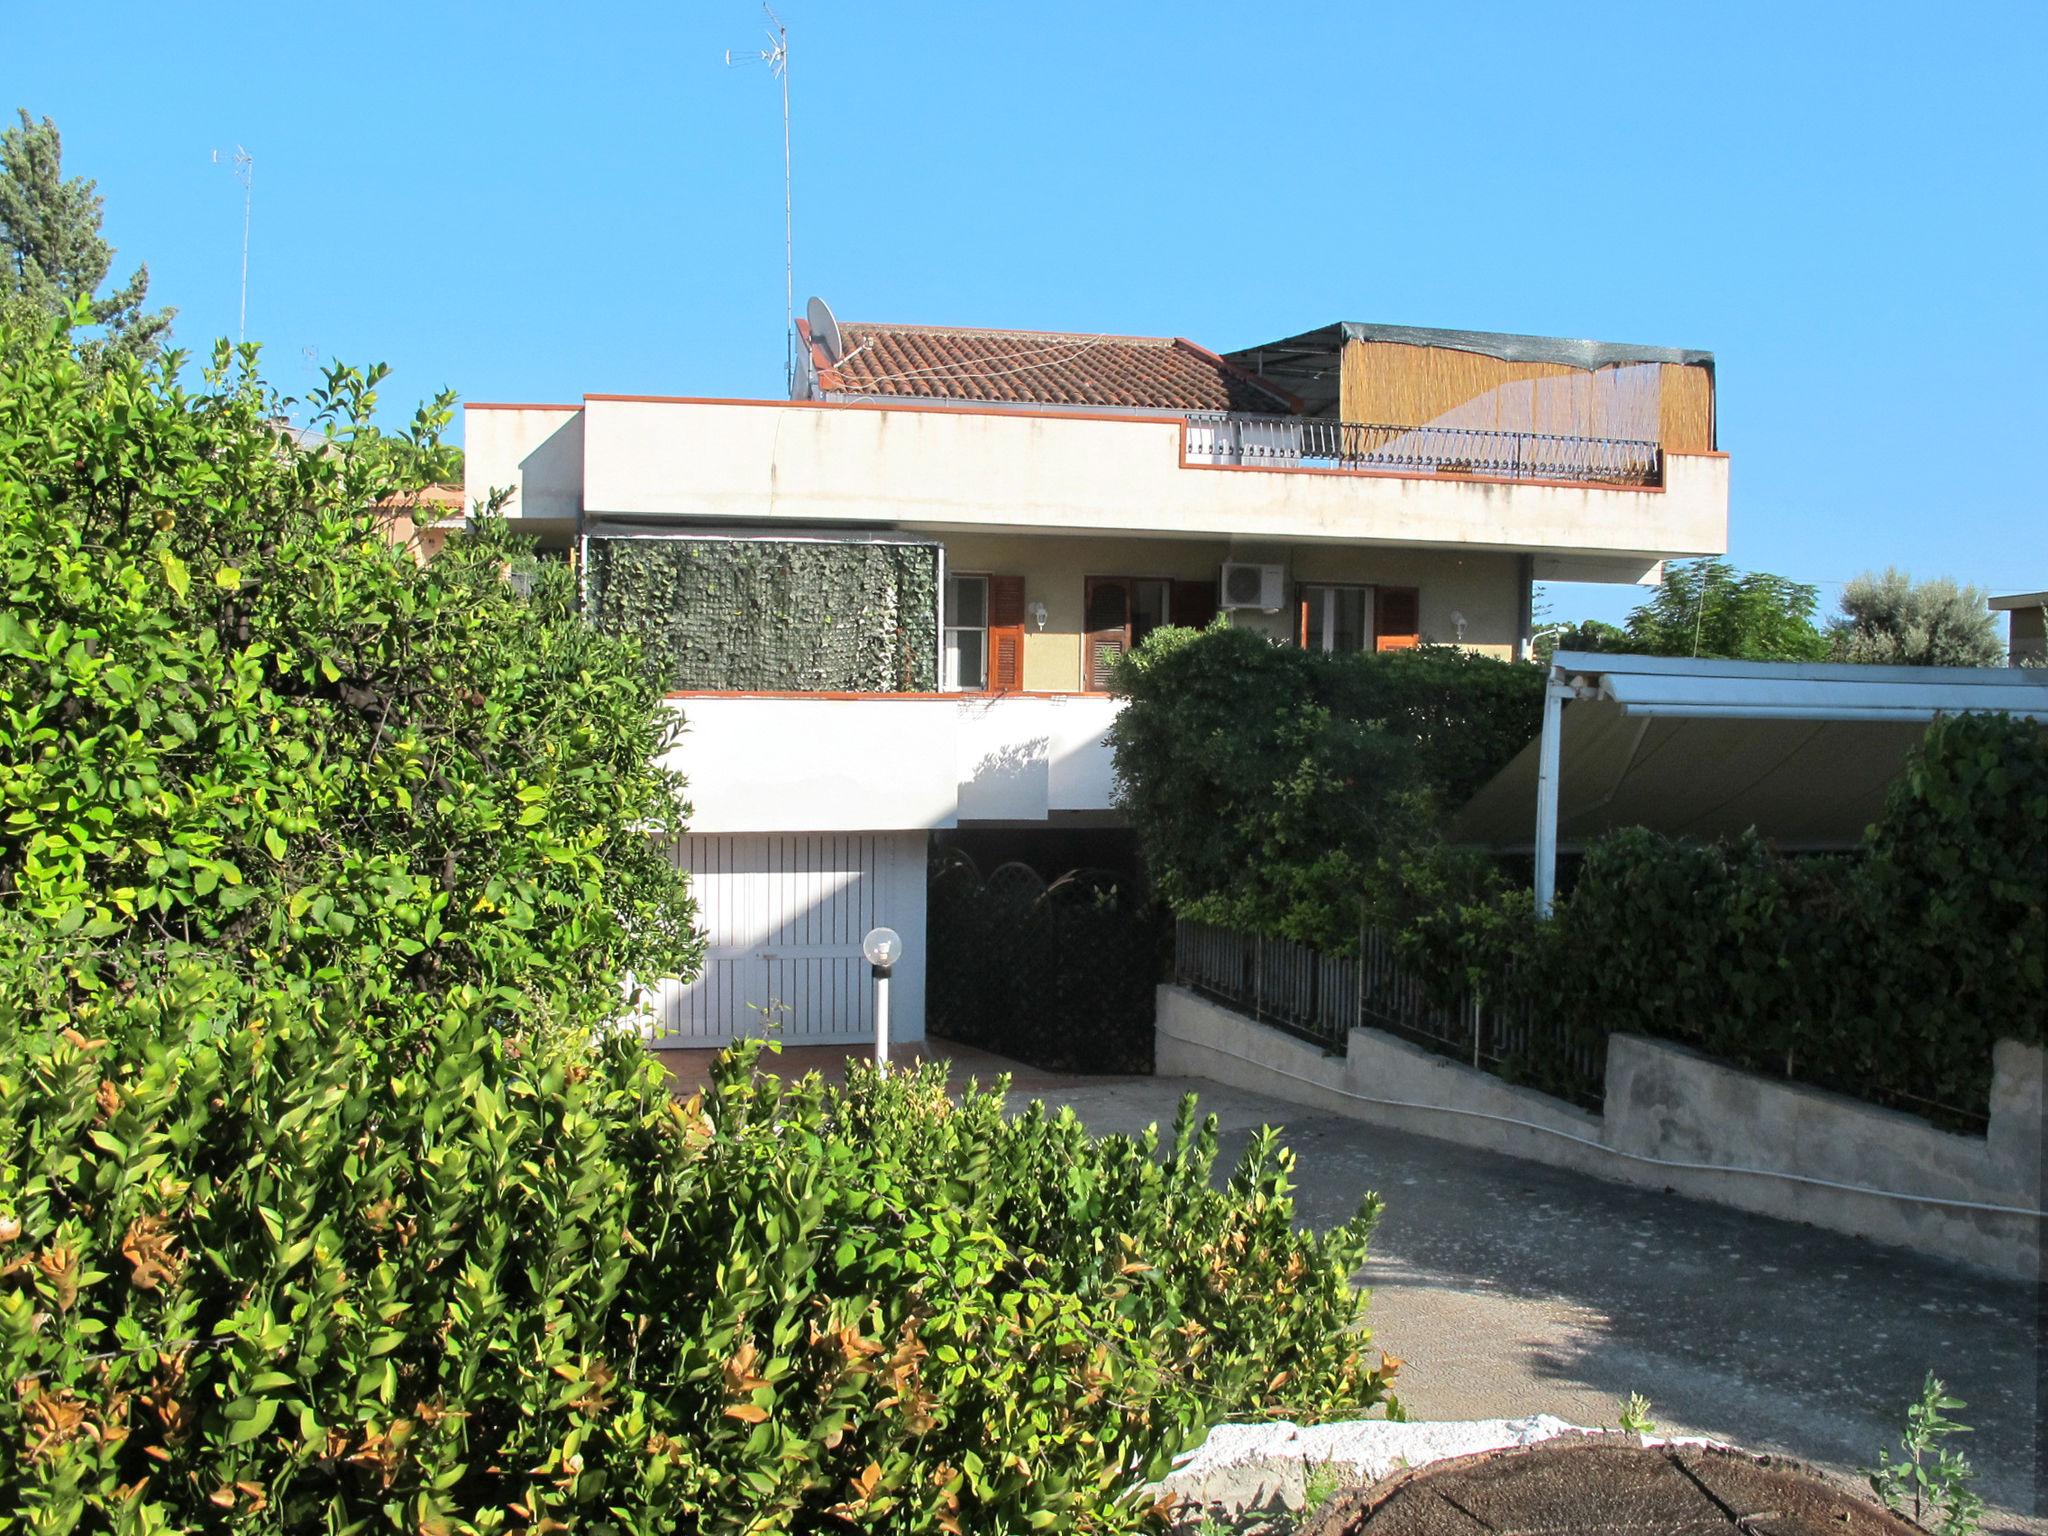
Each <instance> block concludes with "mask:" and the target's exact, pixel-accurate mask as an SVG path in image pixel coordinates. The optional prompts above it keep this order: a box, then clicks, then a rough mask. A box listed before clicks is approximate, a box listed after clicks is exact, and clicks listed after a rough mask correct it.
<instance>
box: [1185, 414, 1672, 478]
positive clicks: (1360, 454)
mask: <svg viewBox="0 0 2048 1536" xmlns="http://www.w3.org/2000/svg"><path fill="white" fill-rule="evenodd" d="M1188 458H1189V459H1190V460H1191V461H1193V462H1195V463H1198V464H1247V465H1256V466H1258V467H1261V468H1267V469H1371V470H1383V471H1385V472H1386V473H1388V474H1396V475H1477V476H1483V477H1485V478H1488V479H1497V480H1565V481H1570V482H1573V483H1575V484H1581V485H1613V486H1651V485H1661V484H1662V483H1663V475H1664V461H1663V455H1662V450H1661V449H1660V448H1659V447H1658V445H1657V444H1656V443H1654V442H1650V441H1646V440H1642V439H1637V438H1627V437H1566V436H1563V435H1562V434H1559V433H1552V432H1506V431H1496V430H1492V429H1489V428H1483V427H1395V426H1387V425H1384V424H1381V423H1376V422H1361V421H1326V420H1322V419H1320V418H1316V417H1309V416H1243V415H1238V414H1236V413H1234V412H1224V411H1196V412H1192V413H1190V414H1189V416H1188Z"/></svg>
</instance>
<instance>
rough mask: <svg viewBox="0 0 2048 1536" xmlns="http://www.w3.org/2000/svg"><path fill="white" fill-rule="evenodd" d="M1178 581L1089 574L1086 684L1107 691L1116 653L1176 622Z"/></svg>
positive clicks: (1093, 689) (1083, 671)
mask: <svg viewBox="0 0 2048 1536" xmlns="http://www.w3.org/2000/svg"><path fill="white" fill-rule="evenodd" d="M1174 585H1175V584H1174V583H1173V582H1171V581H1167V580H1164V579H1162V578H1154V577H1142V576H1090V577H1089V578H1088V583H1087V591H1086V593H1085V599H1086V612H1087V635H1086V636H1085V638H1084V641H1083V644H1084V645H1085V646H1086V649H1085V650H1084V651H1083V652H1082V668H1081V685H1082V687H1084V688H1086V689H1088V690H1089V691H1090V692H1092V693H1101V692H1105V691H1106V690H1107V689H1108V687H1109V680H1110V674H1111V673H1112V672H1113V671H1115V669H1116V662H1117V658H1118V657H1120V656H1122V655H1123V654H1124V652H1126V651H1128V650H1130V649H1131V648H1132V647H1133V646H1137V645H1141V644H1143V643H1144V640H1145V637H1146V636H1147V635H1149V634H1151V633H1152V631H1153V630H1155V629H1157V628H1159V626H1160V625H1162V624H1166V623H1170V622H1171V621H1172V617H1173V599H1174ZM1211 601H1212V602H1213V601H1214V599H1213V598H1212V599H1211Z"/></svg>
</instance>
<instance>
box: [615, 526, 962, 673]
mask: <svg viewBox="0 0 2048 1536" xmlns="http://www.w3.org/2000/svg"><path fill="white" fill-rule="evenodd" d="M589 548H590V557H589V558H590V565H589V602H590V616H591V618H592V620H593V621H594V622H595V623H596V625H597V627H598V628H599V629H602V630H606V631H609V632H611V633H614V634H629V635H632V636H634V637H635V638H637V639H638V640H639V641H640V645H641V648H642V651H643V653H644V654H645V655H646V657H647V659H648V665H650V666H652V667H654V668H656V669H657V671H658V672H659V673H660V674H661V677H662V681H663V682H664V683H665V684H666V686H667V687H669V688H671V689H678V690H684V689H697V688H732V689H746V690H761V691H773V692H818V693H840V692H844V693H917V692H925V691H929V690H931V689H934V688H936V687H937V686H938V580H939V550H938V546H937V545H935V544H859V543H844V544H838V543H825V542H816V543H812V542H803V541H793V540H781V539H678V538H623V537H613V538H593V539H591V540H590V541H589Z"/></svg>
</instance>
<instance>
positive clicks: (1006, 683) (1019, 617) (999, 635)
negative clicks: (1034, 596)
mask: <svg viewBox="0 0 2048 1536" xmlns="http://www.w3.org/2000/svg"><path fill="white" fill-rule="evenodd" d="M988 686H989V691H990V692H992V693H1019V692H1022V691H1023V688H1024V578H1023V577H1022V576H991V577H989V579H988Z"/></svg>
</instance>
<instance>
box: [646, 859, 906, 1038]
mask: <svg viewBox="0 0 2048 1536" xmlns="http://www.w3.org/2000/svg"><path fill="white" fill-rule="evenodd" d="M901 841H902V840H901V839H900V838H878V837H877V836H875V835H873V834H861V833H822V832H804V833H773V834H760V833H746V834H733V833H722V834H716V835H711V834H701V835H692V836H688V837H685V838H684V839H683V840H682V844H681V846H680V847H679V848H678V849H677V850H676V853H675V858H676V860H677V862H678V863H679V864H680V865H681V866H682V867H683V868H684V869H685V870H687V871H688V872H689V876H690V886H691V890H692V892H693V894H694V895H695V897H696V900H697V923H698V927H699V928H700V930H701V931H702V932H703V934H704V936H705V940H706V944H705V955H704V965H703V969H702V970H701V971H700V972H699V974H698V976H697V978H696V979H695V980H694V981H690V982H688V983H684V982H679V981H675V980H668V981H664V982H662V983H660V984H659V986H657V987H656V988H655V992H656V1000H655V1007H654V1010H653V1011H654V1016H655V1028H654V1031H653V1038H652V1042H651V1043H653V1044H655V1045H658V1046H665V1047H692V1046H717V1045H726V1044H729V1043H730V1042H732V1041H733V1040H737V1039H752V1038H764V1037H768V1036H770V1035H773V1036H775V1037H777V1038H780V1039H781V1040H783V1041H785V1042H787V1043H789V1044H791V1045H832V1044H841V1043H857V1042H860V1041H863V1040H871V1039H873V1038H874V988H873V987H872V985H871V984H870V978H869V976H868V972H867V963H866V961H865V960H864V959H863V958H862V956H861V947H860V946H861V940H862V939H863V938H864V937H865V936H866V935H867V932H868V930H869V929H870V928H872V927H875V926H878V925H880V924H882V923H886V922H889V921H890V918H891V916H892V915H893V914H894V913H896V912H897V911H898V909H899V907H900V906H901V898H902V894H903V893H902V892H901V891H900V890H899V889H898V887H900V886H901V885H902V884H903V880H904V878H905V876H904V872H903V871H902V870H900V869H898V868H897V867H896V866H897V865H898V864H901V863H903V862H904V861H905V859H906V858H910V857H912V855H914V852H915V850H909V851H908V852H906V850H905V849H903V848H899V847H897V846H896V844H897V843H899V842H901ZM915 873H916V874H917V875H918V876H919V877H921V876H922V873H923V870H922V867H921V864H920V867H919V868H918V869H917V871H916V872H915ZM917 915H918V917H919V918H920V919H921V917H922V908H921V906H920V907H919V908H918V911H917ZM897 920H898V921H899V922H900V921H902V919H901V918H900V917H899V918H898V919H897ZM917 926H918V928H919V929H920V931H919V932H918V933H917V934H916V935H915V937H916V938H917V939H918V940H919V941H921V940H922V938H923V934H922V932H921V929H922V923H921V921H920V922H919V923H918V925H917Z"/></svg>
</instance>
